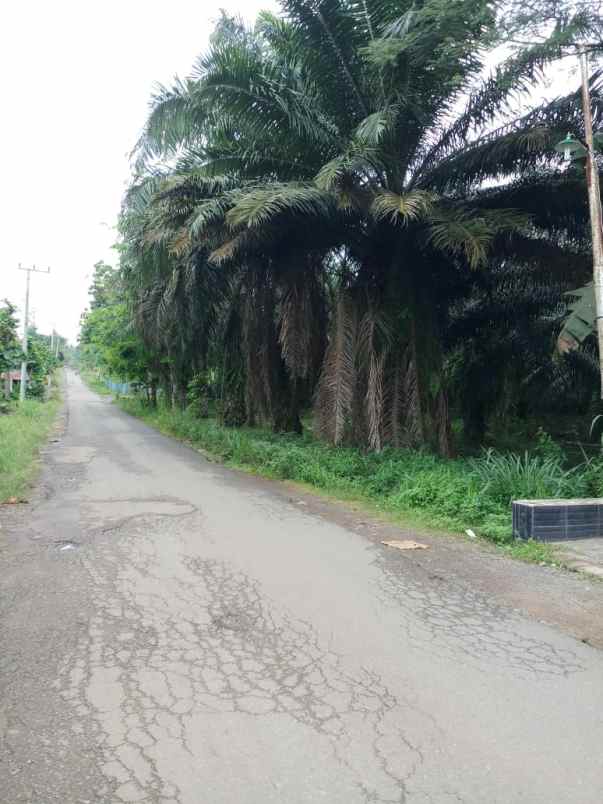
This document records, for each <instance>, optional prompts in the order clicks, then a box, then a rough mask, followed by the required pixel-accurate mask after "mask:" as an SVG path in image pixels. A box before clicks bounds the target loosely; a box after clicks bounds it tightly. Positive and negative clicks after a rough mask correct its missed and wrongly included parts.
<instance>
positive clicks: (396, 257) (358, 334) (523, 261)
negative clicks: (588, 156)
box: [81, 0, 603, 455]
mask: <svg viewBox="0 0 603 804" xmlns="http://www.w3.org/2000/svg"><path fill="white" fill-rule="evenodd" d="M528 5H530V7H531V6H533V5H535V6H538V7H539V8H540V12H539V13H541V18H540V22H542V20H543V19H544V20H545V22H546V24H545V25H544V32H543V30H542V25H540V29H539V31H538V36H537V37H533V41H532V39H530V41H524V42H522V43H521V44H519V45H514V46H513V47H511V46H510V45H509V42H508V39H507V40H505V42H506V44H505V46H504V47H501V45H502V44H503V42H502V37H503V35H505V36H507V37H508V32H509V31H513V32H514V33H513V36H514V37H515V39H517V36H518V35H517V30H518V25H517V21H518V19H520V17H519V15H520V14H524V15H525V13H526V9H527V8H528ZM543 5H544V7H546V8H548V9H553V10H554V14H551V15H550V16H549V17H546V18H545V17H542V7H543ZM568 8H569V4H563V3H562V4H559V3H554V4H551V3H544V4H538V3H536V4H519V6H517V7H516V8H515V9H513V4H509V3H502V4H501V3H498V2H494V1H493V0H414V1H413V2H411V1H410V0H396V2H391V3H390V2H383V0H379V1H378V2H377V0H282V2H281V11H280V13H278V14H272V13H268V12H263V13H261V14H260V15H259V17H258V18H257V20H256V22H255V24H254V25H253V26H251V27H249V26H246V25H244V24H243V23H242V22H241V21H240V20H239V19H237V18H232V17H229V16H227V15H225V14H222V16H221V18H220V19H219V20H218V22H217V24H216V26H215V29H214V32H213V34H212V36H211V41H210V45H209V47H208V49H207V51H206V52H205V53H203V54H202V55H201V56H200V57H199V59H198V61H197V62H196V64H195V65H194V67H193V69H192V72H191V74H190V75H189V76H188V77H187V78H184V79H179V80H177V81H176V82H175V83H174V85H173V86H171V87H160V88H158V90H157V92H156V93H155V95H154V96H153V98H152V102H151V109H150V113H149V116H148V119H147V121H146V124H145V127H144V130H143V132H142V135H141V137H140V140H139V142H138V143H137V146H136V149H135V166H134V174H133V178H132V182H131V185H130V187H129V189H128V191H127V193H126V196H125V198H124V202H123V208H122V212H121V216H120V222H119V231H120V243H119V246H118V249H119V258H120V259H119V269H118V270H116V271H112V270H110V269H108V268H107V266H103V265H102V264H101V265H99V266H97V271H96V273H95V284H94V285H93V288H92V296H91V299H92V303H91V309H90V310H89V311H88V312H87V313H86V314H85V315H84V317H83V325H82V336H81V353H82V355H83V359H84V361H88V364H89V365H93V364H95V365H104V366H105V367H106V368H107V369H108V370H110V371H113V372H114V373H117V374H119V376H122V377H129V378H132V379H136V380H138V381H139V382H141V383H142V384H143V385H144V386H145V388H146V389H147V393H148V397H149V402H150V403H151V404H154V403H155V402H156V399H157V391H158V389H159V390H160V391H161V396H162V397H163V398H164V399H165V400H168V401H169V403H170V404H173V405H175V406H184V405H186V404H187V399H188V398H189V397H190V393H191V389H192V390H193V391H194V393H195V394H196V395H197V396H198V397H199V396H205V397H206V398H207V399H211V400H214V401H215V403H216V406H217V409H218V412H219V415H220V417H221V419H222V421H223V422H224V423H225V424H229V425H241V424H248V425H254V424H258V423H259V424H269V425H270V426H272V427H273V428H274V430H276V431H293V432H300V431H301V428H302V424H301V417H302V413H303V412H305V411H307V410H309V409H311V410H312V412H313V419H312V421H313V429H314V431H315V433H316V434H317V435H319V436H320V437H322V438H324V439H326V440H328V441H329V442H331V443H333V444H341V443H354V444H358V445H360V446H363V447H365V448H367V449H371V450H377V451H379V450H381V449H382V448H383V447H385V446H387V445H392V446H404V447H426V448H428V449H431V450H434V451H437V452H439V453H440V454H442V455H449V454H450V453H451V450H452V438H451V422H452V421H453V420H455V421H456V420H458V421H460V422H461V423H462V427H463V430H464V432H465V435H466V436H467V438H469V439H472V440H475V441H480V440H481V439H483V436H484V433H485V430H486V428H487V426H488V423H489V422H490V421H491V420H492V418H493V417H500V416H503V415H507V414H509V413H513V415H517V416H522V415H527V413H531V414H533V413H537V412H539V411H543V412H544V411H550V410H555V411H568V410H569V411H574V412H585V411H587V410H588V408H589V406H590V405H591V403H592V401H593V399H594V398H596V395H597V392H598V386H597V383H598V378H597V370H596V359H597V357H596V354H595V353H594V351H593V350H594V347H593V344H592V343H591V342H590V340H589V339H585V340H584V343H583V344H582V345H581V347H580V348H579V349H574V350H571V352H570V353H568V354H565V355H560V356H557V357H556V359H552V354H553V351H554V345H555V341H556V338H557V336H558V334H559V330H560V328H561V326H562V321H563V316H564V314H565V312H566V297H565V296H564V294H565V293H567V292H568V291H571V290H572V288H575V287H578V286H581V285H584V284H585V283H586V282H587V281H588V279H589V276H590V272H591V265H592V261H591V257H590V230H589V218H588V206H587V197H586V191H585V178H584V173H583V171H582V170H581V168H580V165H579V164H577V163H573V164H571V165H569V166H566V165H564V164H563V162H562V159H561V157H560V155H559V154H558V153H557V152H556V151H555V150H554V145H555V143H556V142H558V140H560V139H561V138H562V137H563V136H564V135H565V134H566V132H567V131H572V132H574V133H575V134H576V135H577V136H581V135H582V133H583V125H582V114H581V108H580V93H579V91H573V92H569V93H568V94H563V95H558V96H556V97H554V98H552V99H550V100H544V101H539V100H538V97H539V93H540V88H541V87H542V86H543V82H544V81H545V79H546V75H547V69H548V68H549V67H550V66H551V65H553V64H555V63H558V62H559V60H560V59H562V58H563V56H564V55H565V54H566V52H567V48H568V46H570V45H572V44H573V43H575V42H576V41H578V40H580V39H581V38H584V37H585V36H589V37H592V36H595V37H599V40H600V23H601V17H600V16H599V15H598V14H597V13H594V14H593V8H594V6H593V5H591V4H578V6H577V7H572V8H571V9H570V10H568ZM534 13H536V12H534ZM530 19H531V22H530V21H529V20H527V19H526V20H525V21H521V25H520V26H519V30H520V31H521V30H528V29H529V30H530V35H531V37H532V34H533V28H535V27H538V26H536V25H535V22H534V16H532V17H531V18H530ZM504 32H506V33H504ZM501 54H502V55H501ZM491 64H495V65H496V66H494V67H490V68H488V65H491ZM601 77H602V73H601V71H600V70H599V69H598V68H597V69H595V70H594V71H593V74H592V76H591V90H592V97H593V117H594V122H595V126H597V125H600V123H601V118H602V116H603V103H602V94H601ZM201 408H202V409H205V408H206V406H203V405H202V406H201Z"/></svg>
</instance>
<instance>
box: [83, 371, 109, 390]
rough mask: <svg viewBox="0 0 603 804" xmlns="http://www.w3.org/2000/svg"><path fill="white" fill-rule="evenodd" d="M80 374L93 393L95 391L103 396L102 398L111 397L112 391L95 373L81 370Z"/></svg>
mask: <svg viewBox="0 0 603 804" xmlns="http://www.w3.org/2000/svg"><path fill="white" fill-rule="evenodd" d="M79 374H80V377H81V378H82V380H83V381H84V382H85V383H86V385H87V386H88V387H89V388H90V390H91V391H94V393H96V394H101V395H102V396H111V394H112V391H110V390H109V388H107V386H106V385H105V381H104V380H101V379H100V377H98V376H97V375H96V374H94V372H92V371H86V370H85V369H80V370H79Z"/></svg>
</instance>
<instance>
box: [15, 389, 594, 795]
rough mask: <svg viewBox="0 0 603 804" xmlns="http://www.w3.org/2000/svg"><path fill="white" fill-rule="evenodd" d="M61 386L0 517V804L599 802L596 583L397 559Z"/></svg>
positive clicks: (491, 566) (350, 530)
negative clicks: (48, 434) (42, 442)
mask: <svg viewBox="0 0 603 804" xmlns="http://www.w3.org/2000/svg"><path fill="white" fill-rule="evenodd" d="M68 386H69V387H68V408H67V413H66V421H65V427H64V431H63V432H62V433H61V434H59V435H58V436H57V440H56V441H55V442H54V443H52V444H51V445H50V446H49V448H48V450H47V452H46V455H45V457H44V460H45V469H44V472H43V475H42V481H41V485H40V490H39V493H38V496H37V497H36V498H34V499H33V500H32V504H31V505H28V506H25V505H24V506H5V507H4V508H5V511H3V512H2V517H1V518H0V523H1V525H2V530H1V531H0V546H1V549H0V586H1V589H0V592H1V599H0V613H1V615H2V643H1V648H0V679H1V682H2V698H1V699H0V801H2V802H3V804H16V803H17V802H35V803H36V804H47V802H48V803H49V802H60V804H85V803H86V802H88V803H89V804H98V802H111V804H113V803H114V802H115V803H116V804H121V803H125V802H149V803H151V802H153V804H155V802H162V803H163V804H270V803H271V802H285V803H287V804H306V803H308V804H309V802H324V803H325V804H368V802H376V803H377V804H386V803H387V804H389V803H390V802H408V803H409V804H428V803H429V804H452V803H453V802H471V804H495V803H496V802H500V803H501V804H515V802H524V803H525V804H539V802H542V804H545V803H546V804H562V803H563V802H568V804H569V802H571V804H600V803H601V802H602V801H603V654H602V653H601V652H600V651H599V650H598V649H596V648H595V647H592V646H591V645H589V644H585V643H584V642H582V641H580V640H579V639H577V638H575V636H572V634H579V629H580V627H587V626H588V624H589V623H592V617H590V616H587V615H586V614H585V612H587V613H588V607H589V606H590V602H589V601H592V600H594V601H595V606H596V607H598V610H599V611H600V610H601V603H602V602H603V596H602V594H601V589H602V588H603V584H596V583H595V584H594V585H592V586H587V585H585V582H583V581H581V580H575V579H573V580H567V579H564V578H563V577H557V576H561V573H557V575H555V574H554V571H553V573H552V574H550V576H549V575H548V574H546V573H545V574H544V575H543V574H542V572H543V571H541V570H540V568H538V567H535V568H534V567H529V568H527V569H526V568H523V567H521V568H520V569H517V571H515V569H513V567H515V566H516V565H515V564H512V562H508V561H501V560H500V557H498V556H495V555H491V554H489V553H484V554H479V555H478V554H477V553H476V552H475V550H473V551H472V550H471V549H470V548H471V545H467V546H465V547H463V546H462V545H461V546H459V547H453V548H450V550H449V548H448V547H446V543H445V542H442V550H443V551H444V552H443V553H438V550H439V548H438V543H437V540H436V543H434V545H433V547H432V548H431V550H430V551H424V552H423V555H421V556H419V555H418V554H417V553H415V554H409V553H407V554H402V553H400V552H396V551H394V550H391V549H388V548H386V547H383V546H382V545H381V544H380V540H379V538H378V535H379V530H378V526H377V525H375V526H374V527H372V529H371V526H370V523H367V522H366V520H364V521H362V522H359V521H358V518H357V517H356V520H352V519H351V518H348V519H347V520H346V519H345V516H344V515H342V518H340V519H339V520H338V519H337V516H335V515H334V514H332V512H331V513H329V511H328V510H327V508H328V506H326V504H324V505H323V504H322V503H317V504H316V506H313V505H312V503H311V502H308V497H307V496H303V495H302V496H300V495H299V493H295V492H292V491H287V490H286V489H283V487H282V486H280V485H279V484H271V483H269V482H267V481H259V480H257V479H255V478H251V477H247V476H244V475H240V474H238V473H235V472H230V471H228V470H226V469H223V468H221V467H219V466H217V465H216V464H212V463H209V462H207V461H206V460H205V459H203V458H202V457H201V456H200V455H198V454H197V453H196V452H194V451H193V450H191V449H189V448H187V447H186V446H183V445H180V444H178V443H176V442H174V441H171V440H170V439H166V438H164V437H163V436H161V435H159V434H158V433H156V432H154V431H153V430H150V429H149V428H148V427H146V426H145V425H144V424H142V423H141V422H139V421H136V420H134V419H131V418H129V417H128V416H126V415H125V414H123V413H121V412H120V411H119V410H117V409H116V408H115V407H114V406H112V405H111V404H110V403H109V402H108V401H107V400H106V399H101V398H99V397H98V396H96V395H95V394H93V393H91V392H90V391H89V390H87V389H86V388H85V387H84V386H83V385H82V383H81V382H80V380H79V379H78V378H77V377H76V376H75V375H73V374H71V375H69V378H68ZM9 508H10V510H7V509H9ZM350 516H351V515H350ZM354 523H355V524H354ZM361 526H363V527H364V531H365V532H363V527H361ZM446 550H449V553H450V556H452V557H451V558H450V557H449V558H446V555H448V553H446ZM463 550H465V551H466V552H463ZM450 551H452V552H450ZM454 551H456V552H454ZM427 553H429V556H427V555H426V554H427ZM438 556H439V557H438ZM442 556H444V557H442ZM438 561H439V562H440V563H439V564H438V566H439V570H438V572H437V573H436V572H435V571H434V567H435V566H436V564H437V562H438ZM434 562H435V563H434ZM446 562H448V564H446ZM455 562H456V564H455ZM480 562H481V563H480ZM469 564H471V566H473V567H474V570H473V576H472V577H473V578H474V580H471V578H465V577H464V576H463V570H462V568H463V567H466V566H467V565H469ZM482 565H483V566H484V567H485V569H484V571H483V572H482V570H481V569H480V568H479V567H481V566H482ZM455 566H458V567H459V570H458V573H456V572H455V571H454V567H455ZM476 567H477V569H475V568H476ZM507 569H508V571H509V576H510V577H512V578H513V577H514V578H516V579H517V578H519V580H516V582H515V586H516V587H522V588H523V594H525V595H526V596H527V597H529V595H530V588H531V584H532V580H531V579H533V581H534V588H535V589H538V588H539V587H542V588H544V586H545V585H546V586H547V589H553V591H554V592H555V594H556V597H557V598H559V597H560V596H562V597H563V596H564V595H565V598H564V599H562V600H561V605H560V609H563V608H564V606H565V608H567V609H568V610H570V609H571V611H573V612H574V614H575V616H574V618H573V620H572V618H571V617H570V618H569V620H568V621H567V622H562V618H561V619H559V624H558V625H545V624H543V623H542V622H540V621H539V620H538V619H537V618H536V616H530V615H529V613H527V614H526V613H525V612H526V611H529V610H531V609H530V605H527V604H526V606H525V607H522V606H520V607H519V608H522V612H520V611H518V606H517V605H516V600H517V596H518V595H520V592H518V591H517V589H515V592H513V590H512V589H511V588H510V586H509V588H508V589H507V590H506V591H505V590H504V589H503V590H502V591H501V589H500V588H499V586H500V584H498V585H497V583H496V580H495V579H496V577H498V576H500V575H501V574H504V573H505V572H506V571H507ZM515 572H517V573H520V574H519V575H517V574H516V575H514V573H515ZM539 572H540V574H538V573H539ZM488 573H489V574H488ZM521 573H523V574H521ZM484 578H486V580H484ZM488 578H490V580H488ZM549 578H550V580H549ZM490 588H491V590H492V591H490ZM543 594H544V593H543ZM547 594H548V592H547ZM505 596H506V597H505ZM533 597H536V595H535V593H534V595H533ZM505 600H507V601H508V603H507V604H506V603H505ZM538 600H541V596H538ZM509 601H510V602H509ZM538 605H544V604H542V603H538V601H535V602H533V606H536V608H537V607H538ZM571 611H570V614H571ZM559 616H560V617H561V615H559ZM580 617H582V618H583V620H584V622H582V625H580ZM552 619H553V620H555V617H552ZM596 636H597V635H596V634H595V637H596Z"/></svg>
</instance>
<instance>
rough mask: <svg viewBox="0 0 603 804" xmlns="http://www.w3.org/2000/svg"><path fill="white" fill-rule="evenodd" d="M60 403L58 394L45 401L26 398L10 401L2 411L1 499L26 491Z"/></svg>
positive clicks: (17, 497) (21, 495) (19, 496)
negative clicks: (18, 402) (3, 411)
mask: <svg viewBox="0 0 603 804" xmlns="http://www.w3.org/2000/svg"><path fill="white" fill-rule="evenodd" d="M59 406H60V400H59V399H58V397H57V396H55V397H54V398H52V399H50V400H48V401H45V402H44V401H41V400H39V399H26V400H25V402H23V403H20V404H17V403H15V402H11V403H10V404H9V405H8V407H7V412H5V413H3V414H0V503H3V502H7V501H9V500H11V499H17V500H18V499H21V498H22V497H23V496H24V495H26V493H27V489H28V487H29V485H30V484H31V482H32V480H33V479H34V477H35V474H36V471H37V466H38V461H37V457H38V454H39V450H40V447H41V446H42V445H43V444H44V443H45V441H46V439H47V438H48V436H49V433H50V431H51V428H52V425H53V423H54V421H55V419H56V416H57V411H58V409H59Z"/></svg>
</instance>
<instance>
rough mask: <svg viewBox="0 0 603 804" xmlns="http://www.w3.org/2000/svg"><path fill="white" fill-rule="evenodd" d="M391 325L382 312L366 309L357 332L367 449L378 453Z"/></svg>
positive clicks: (381, 433) (381, 430)
mask: <svg viewBox="0 0 603 804" xmlns="http://www.w3.org/2000/svg"><path fill="white" fill-rule="evenodd" d="M391 338H392V333H391V323H390V321H389V319H388V318H387V316H386V315H385V314H384V313H383V311H381V310H379V309H378V308H375V307H374V306H373V305H370V306H369V309H368V310H367V311H366V313H365V314H364V316H363V317H362V320H361V322H360V327H359V331H358V360H359V365H360V370H361V371H362V372H363V374H364V375H365V378H366V393H365V397H364V412H365V417H366V425H367V436H368V446H369V447H370V449H372V450H375V451H376V452H379V451H380V450H381V448H382V445H383V437H382V436H383V425H384V422H383V402H384V399H383V388H384V377H383V372H384V366H385V362H386V360H387V356H388V352H389V349H390V346H391Z"/></svg>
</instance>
